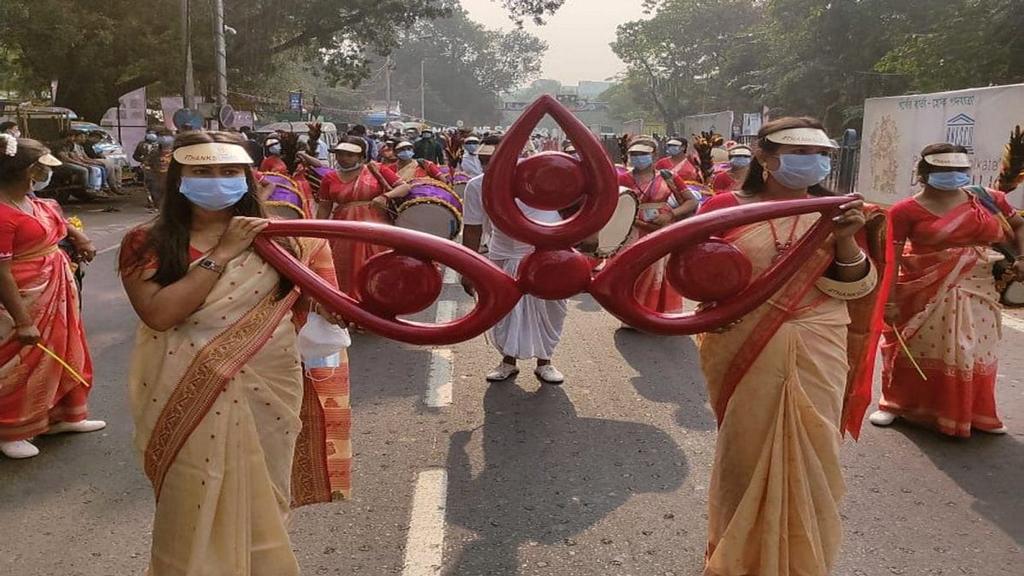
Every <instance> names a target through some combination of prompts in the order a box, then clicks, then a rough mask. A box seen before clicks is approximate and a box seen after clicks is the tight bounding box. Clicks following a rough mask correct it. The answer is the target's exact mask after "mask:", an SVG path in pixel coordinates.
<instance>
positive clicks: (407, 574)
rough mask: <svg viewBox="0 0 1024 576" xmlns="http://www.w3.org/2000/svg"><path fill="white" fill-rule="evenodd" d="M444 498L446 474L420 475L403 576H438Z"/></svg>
mask: <svg viewBox="0 0 1024 576" xmlns="http://www.w3.org/2000/svg"><path fill="white" fill-rule="evenodd" d="M447 498H448V472H447V471H445V470H443V469H441V468H432V469H430V470H424V471H423V472H420V473H419V476H418V477H417V478H416V491H415V492H414V493H413V497H412V515H411V518H410V520H409V536H408V540H407V542H406V544H405V566H404V567H403V568H402V576H437V575H438V574H440V573H441V568H442V563H443V561H444V517H445V508H446V507H447Z"/></svg>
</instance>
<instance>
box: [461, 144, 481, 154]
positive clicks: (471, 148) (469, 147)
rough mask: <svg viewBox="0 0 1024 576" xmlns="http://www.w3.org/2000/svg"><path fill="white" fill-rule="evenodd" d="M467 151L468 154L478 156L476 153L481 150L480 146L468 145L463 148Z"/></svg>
mask: <svg viewBox="0 0 1024 576" xmlns="http://www.w3.org/2000/svg"><path fill="white" fill-rule="evenodd" d="M463 148H465V149H466V153H467V154H476V151H477V150H479V149H480V145H479V144H466V145H465V146H463Z"/></svg>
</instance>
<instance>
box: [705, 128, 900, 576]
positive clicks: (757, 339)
mask: <svg viewBox="0 0 1024 576" xmlns="http://www.w3.org/2000/svg"><path fill="white" fill-rule="evenodd" d="M812 127H813V128H815V129H817V128H820V126H814V124H812V123H811V122H810V121H808V120H805V119H781V120H778V121H775V122H772V123H769V124H766V125H765V128H764V129H763V130H762V141H761V144H760V149H759V150H758V154H759V155H760V162H758V163H755V164H754V167H753V168H752V170H756V171H757V172H756V173H757V177H755V178H754V180H755V181H756V186H757V187H756V188H755V187H745V189H746V190H757V192H756V193H754V194H750V193H747V194H739V195H737V194H726V195H719V196H716V197H715V198H714V199H712V201H710V202H708V203H707V204H705V206H704V207H702V209H701V212H702V213H703V212H707V211H709V210H714V209H717V208H723V207H728V206H736V205H739V204H741V203H750V202H755V201H766V200H772V199H788V198H799V197H801V196H802V195H803V194H806V192H805V191H799V193H797V191H798V187H797V186H796V185H794V184H788V185H787V186H786V188H784V189H780V188H779V184H778V183H775V184H774V188H772V186H773V184H772V181H773V180H774V179H775V178H778V179H780V180H781V179H782V178H784V177H786V176H787V175H786V174H784V173H781V170H780V169H775V170H780V172H779V173H776V172H774V171H773V172H772V176H771V178H772V179H770V180H767V182H765V181H764V180H761V179H760V176H761V174H762V170H763V166H764V164H762V163H765V162H772V163H773V164H776V165H778V164H777V163H778V161H777V160H774V159H773V158H772V156H771V154H772V153H781V154H783V155H784V156H785V155H786V151H787V148H786V147H784V146H783V145H781V144H779V143H778V142H775V141H773V140H771V138H772V137H773V135H774V131H777V132H779V137H780V139H783V138H794V137H795V138H800V137H801V132H800V131H801V130H805V129H809V128H812ZM765 130H768V132H767V136H766V135H765ZM773 130H774V131H773ZM803 136H804V137H806V134H804V135H803ZM811 138H817V139H820V140H821V141H822V142H823V143H822V144H819V145H814V142H815V141H816V140H814V139H811V140H809V141H806V142H802V143H801V142H796V143H795V144H793V145H791V146H789V148H793V147H794V146H796V145H803V146H805V147H808V148H810V149H811V152H808V153H807V154H817V151H816V150H815V149H816V148H820V147H827V146H828V139H827V137H825V136H824V133H823V132H822V133H820V134H819V135H817V136H815V135H814V134H811ZM781 141H785V140H781ZM779 149H782V151H781V152H776V150H779ZM792 154H800V152H793V153H792ZM788 160H789V159H788V158H784V159H783V160H782V162H787V161H788ZM773 168H774V166H773ZM764 173H767V170H765V171H764ZM826 173H827V172H826ZM750 182H751V181H750V179H748V185H749V184H750ZM812 183H813V182H808V183H806V184H804V186H807V187H810V186H811V184H812ZM851 206H852V205H851ZM857 212H858V217H857V218H858V220H859V221H860V223H861V224H863V222H864V219H866V221H867V225H866V228H865V229H863V230H862V231H861V232H858V233H857V242H856V244H851V242H850V240H851V237H850V236H849V235H848V234H849V233H850V231H851V230H856V226H857V225H858V224H856V223H854V222H853V221H852V220H850V221H848V223H847V224H846V227H847V230H846V233H847V236H845V237H843V238H842V239H840V238H839V237H838V233H839V230H838V229H837V232H836V235H833V236H831V237H830V238H829V240H828V242H826V243H825V244H824V245H823V246H821V247H820V248H819V249H818V250H817V251H816V252H815V253H814V255H813V256H812V257H811V258H810V259H809V260H808V261H807V262H806V263H805V264H804V265H803V266H802V267H801V268H800V270H799V272H798V273H797V274H796V275H795V276H794V277H793V278H791V279H790V280H789V282H788V283H787V284H786V285H785V286H784V287H783V288H782V289H781V290H779V291H778V292H777V293H776V294H775V295H773V296H772V297H771V299H770V300H769V301H768V302H765V303H764V304H762V305H761V306H760V307H759V308H757V309H756V310H755V311H754V312H752V313H750V314H748V315H746V316H745V317H744V318H743V319H742V320H741V321H740V322H739V323H737V324H735V325H733V326H731V327H729V328H728V329H726V330H724V331H722V332H719V333H713V334H705V335H704V336H703V337H702V339H701V343H700V356H701V364H702V368H703V371H704V374H705V377H706V380H707V386H708V392H709V399H710V402H711V406H712V408H713V409H714V411H715V416H716V419H717V421H718V426H719V430H718V441H717V445H716V453H715V463H714V468H713V471H712V477H711V486H710V492H709V515H708V547H707V553H706V554H707V555H706V567H705V576H826V575H827V574H829V573H830V570H831V568H832V566H833V565H834V562H835V560H836V557H837V555H838V551H839V546H840V542H841V540H842V526H841V522H840V514H839V501H840V499H841V497H842V495H843V492H844V483H843V478H842V474H841V468H840V464H839V445H840V439H841V436H842V434H843V433H844V432H845V431H850V432H851V433H852V434H853V435H854V436H856V435H857V434H858V432H859V426H860V422H861V420H862V418H863V414H864V411H865V410H866V408H867V406H868V405H869V404H870V401H871V377H872V361H873V358H874V345H875V343H876V342H877V333H878V331H877V330H876V329H872V326H873V319H875V318H876V317H877V316H878V315H879V314H880V308H879V307H878V306H877V305H876V304H877V301H878V298H877V296H878V290H879V289H878V274H877V272H876V270H880V269H884V268H881V267H880V262H879V260H880V259H878V258H873V260H874V261H873V262H872V263H871V264H870V266H869V267H864V263H865V261H866V260H867V258H866V252H865V251H864V248H868V250H867V252H871V253H872V255H873V256H874V255H876V254H882V253H884V252H881V247H882V246H883V245H884V244H883V242H882V239H881V235H882V232H883V231H884V218H881V217H880V216H881V215H880V214H877V213H876V214H872V215H869V216H867V217H865V216H863V215H860V214H859V210H857ZM869 213H870V211H869ZM850 214H851V212H847V216H844V218H852V217H853V216H851V215H850ZM817 219H818V215H816V214H814V215H803V216H793V217H788V218H779V219H776V220H774V221H770V222H761V223H757V224H753V225H749V226H744V227H741V228H737V229H734V230H731V231H729V232H728V233H727V234H726V235H725V239H726V240H727V241H729V242H730V243H732V244H733V245H734V246H736V247H737V248H738V249H739V250H740V251H741V252H742V253H743V254H744V255H745V256H746V257H747V258H748V259H749V260H750V262H751V264H752V266H753V271H754V274H755V276H756V275H758V274H760V273H762V272H764V271H765V270H767V269H768V268H770V267H771V266H772V264H773V263H774V262H775V260H776V259H777V258H779V257H783V256H784V254H783V253H784V252H785V250H786V249H787V248H788V247H789V244H788V243H789V242H790V240H792V239H799V238H800V237H801V236H802V235H803V234H804V233H806V232H807V231H808V230H809V229H810V228H811V226H813V224H814V222H815V221H816V220H817ZM850 226H853V228H850ZM869 237H870V238H872V241H871V242H868V241H867V238H869ZM840 240H842V242H843V246H842V247H840V245H839V243H840ZM857 245H859V246H860V256H858V257H854V258H852V259H851V258H850V256H847V255H845V254H848V253H849V252H850V250H851V246H852V247H855V246H857ZM853 249H855V248H853ZM841 250H842V251H843V252H842V254H843V255H841ZM847 262H850V264H847ZM853 263H857V264H856V265H859V266H861V267H862V270H864V272H861V273H858V274H859V275H860V276H861V278H860V279H856V278H845V279H843V280H842V281H840V280H839V279H836V276H837V275H838V274H839V273H838V272H837V271H838V270H840V269H841V268H842V267H844V266H845V267H852V266H853V265H855V264H853Z"/></svg>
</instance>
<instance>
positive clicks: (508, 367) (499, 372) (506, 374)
mask: <svg viewBox="0 0 1024 576" xmlns="http://www.w3.org/2000/svg"><path fill="white" fill-rule="evenodd" d="M516 374H519V368H518V367H517V366H516V365H515V364H506V363H504V362H502V363H501V364H498V367H497V368H495V369H494V370H491V371H490V372H488V373H487V381H488V382H502V381H505V380H508V379H509V378H511V377H513V376H515V375H516Z"/></svg>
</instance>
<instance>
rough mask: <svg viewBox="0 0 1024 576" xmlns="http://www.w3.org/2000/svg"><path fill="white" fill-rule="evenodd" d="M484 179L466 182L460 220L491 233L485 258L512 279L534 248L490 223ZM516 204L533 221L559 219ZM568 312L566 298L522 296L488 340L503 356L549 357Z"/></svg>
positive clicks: (543, 221)
mask: <svg viewBox="0 0 1024 576" xmlns="http://www.w3.org/2000/svg"><path fill="white" fill-rule="evenodd" d="M483 181H484V177H483V175H480V176H477V177H476V178H473V179H471V180H470V181H469V183H467V184H466V190H465V191H464V192H463V199H462V202H463V210H464V211H463V215H462V221H463V223H464V224H465V225H466V226H481V227H482V230H483V231H484V233H485V235H487V232H490V234H489V237H490V240H489V246H490V250H489V251H488V253H487V257H488V258H489V259H490V260H491V262H494V265H495V266H497V267H498V268H501V269H502V270H504V271H505V272H506V273H507V274H508V275H509V276H512V277H513V278H515V277H516V271H517V270H518V269H519V263H520V262H522V261H523V258H526V257H527V256H528V255H529V254H530V253H531V252H533V250H534V248H533V246H531V245H529V244H526V243H525V242H521V241H519V240H516V239H515V238H513V237H511V236H509V235H508V234H506V233H505V232H503V231H502V230H501V229H500V228H498V227H497V226H491V220H490V218H488V216H487V214H486V213H485V212H484V207H483ZM516 204H517V205H518V206H519V209H520V210H522V212H523V215H524V216H526V217H527V218H529V219H530V220H533V221H535V222H540V223H545V224H552V223H555V222H559V221H561V219H562V217H561V216H559V214H558V212H556V211H553V210H539V209H537V208H533V207H531V206H528V205H526V204H524V203H522V202H521V201H519V200H516ZM568 311H569V303H568V301H567V300H542V299H540V298H535V297H533V296H523V297H522V298H521V299H520V300H519V302H518V303H517V304H516V307H515V308H513V309H512V311H511V312H509V313H508V315H507V316H505V317H504V318H502V319H501V321H500V322H498V323H497V324H495V325H494V328H491V329H490V330H489V331H488V332H487V341H488V342H490V343H491V344H493V345H494V347H495V348H497V349H498V351H499V352H501V353H502V355H504V356H509V357H512V358H518V359H524V360H525V359H527V358H539V359H541V360H550V359H551V356H552V355H554V353H555V346H557V345H558V341H559V340H560V339H561V338H562V325H563V324H565V315H566V314H567V313H568Z"/></svg>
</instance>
